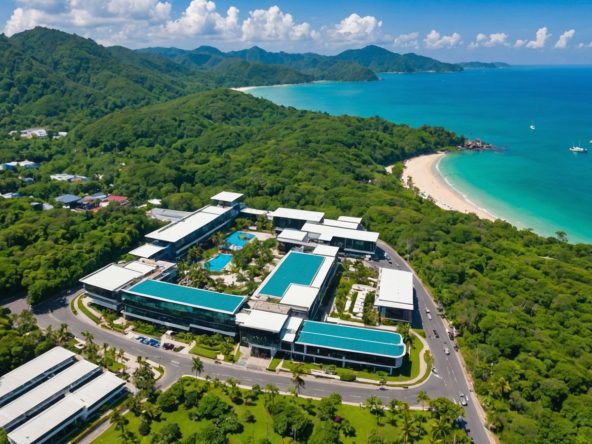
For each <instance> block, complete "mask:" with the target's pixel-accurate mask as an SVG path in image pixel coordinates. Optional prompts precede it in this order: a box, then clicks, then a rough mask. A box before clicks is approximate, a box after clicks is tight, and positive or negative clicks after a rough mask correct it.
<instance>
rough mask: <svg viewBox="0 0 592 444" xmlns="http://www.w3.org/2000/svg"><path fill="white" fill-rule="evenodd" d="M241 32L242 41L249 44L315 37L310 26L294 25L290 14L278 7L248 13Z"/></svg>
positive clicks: (304, 24) (306, 24) (303, 24)
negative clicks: (249, 42)
mask: <svg viewBox="0 0 592 444" xmlns="http://www.w3.org/2000/svg"><path fill="white" fill-rule="evenodd" d="M241 30H242V36H241V38H242V40H244V41H251V42H253V41H275V40H305V39H310V38H315V37H316V36H317V32H316V31H314V30H313V29H312V27H311V26H310V24H308V23H306V22H303V23H296V22H295V21H294V18H293V17H292V14H287V13H285V12H283V11H282V10H281V9H280V8H279V7H278V6H272V7H270V8H269V9H255V10H254V11H250V12H249V17H248V18H247V19H246V20H245V21H244V22H243V24H242V27H241Z"/></svg>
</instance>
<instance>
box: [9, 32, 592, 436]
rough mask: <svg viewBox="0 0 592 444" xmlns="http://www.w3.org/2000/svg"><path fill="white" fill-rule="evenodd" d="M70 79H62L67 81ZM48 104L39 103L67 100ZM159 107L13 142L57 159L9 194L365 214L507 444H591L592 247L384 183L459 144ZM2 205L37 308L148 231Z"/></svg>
mask: <svg viewBox="0 0 592 444" xmlns="http://www.w3.org/2000/svg"><path fill="white" fill-rule="evenodd" d="M4 43H6V39H2V40H0V44H4ZM10 45H13V44H12V43H9V46H10ZM10 47H11V48H12V49H11V50H15V49H14V47H13V46H10ZM110 51H117V50H113V49H112V50H110ZM27 54H28V53H27ZM114 57H115V56H114ZM151 57H155V56H153V55H152V56H151ZM85 58H86V56H85V57H80V58H77V59H76V60H83V59H85ZM27 60H28V62H27V63H30V67H31V69H37V67H38V69H39V70H41V71H39V73H40V74H39V76H41V77H38V76H37V75H35V76H34V77H33V79H32V80H31V83H30V85H31V88H26V87H23V86H22V85H25V84H21V87H20V89H18V88H17V89H18V90H19V91H23V94H25V95H26V94H29V93H30V91H29V90H31V91H35V88H36V86H35V85H37V83H35V82H43V81H44V80H43V79H44V78H43V77H42V75H43V73H44V72H45V71H43V69H46V68H44V67H45V66H46V65H44V64H43V63H47V62H43V63H42V62H41V61H37V60H36V59H35V60H33V59H32V58H30V59H27ZM142 60H144V59H143V58H142ZM142 63H147V62H142ZM159 63H161V62H159ZM162 63H164V62H162ZM97 65H98V64H97ZM0 69H3V68H0ZM105 69H107V68H105ZM61 71H63V72H64V73H63V74H61V75H62V76H63V78H65V77H66V76H67V73H68V72H69V71H68V70H67V69H61ZM75 71H77V72H85V71H84V70H82V69H77V70H75ZM36 72H37V71H36ZM115 74H116V73H113V75H115ZM68 75H69V74H68ZM209 75H213V74H211V72H210V73H209ZM87 77H88V79H87V80H84V79H85V76H77V75H71V76H70V77H68V78H67V79H66V80H67V81H68V82H74V83H75V84H76V85H80V88H91V89H89V90H88V91H89V100H90V102H88V103H90V105H88V110H87V111H86V112H88V113H95V112H96V113H97V115H100V114H101V113H104V112H105V109H104V108H102V103H103V102H101V99H100V98H101V97H102V96H101V95H100V94H99V93H96V96H95V92H93V91H94V89H93V88H92V85H93V80H90V79H93V78H94V74H93V75H91V76H87ZM132 77H133V76H132ZM49 79H50V80H51V78H49ZM9 83H10V82H9ZM214 83H216V82H214ZM55 85H58V82H57V81H56V82H55ZM88 85H90V86H88ZM155 85H158V84H155ZM162 87H163V88H164V86H162ZM56 88H57V86H56ZM55 94H58V93H57V92H56V93H55ZM167 94H168V93H167ZM172 94H173V95H174V94H176V93H172ZM165 95H166V94H165ZM36 97H37V96H36ZM44 97H45V96H44V95H43V92H40V93H38V99H37V100H41V101H42V100H48V101H49V103H52V102H53V101H55V96H51V97H50V98H47V99H44ZM94 97H96V99H97V102H96V105H94V104H93V103H92V100H91V99H92V98H94ZM147 100H150V101H151V100H152V99H151V98H148V99H147ZM155 101H156V102H159V103H156V104H153V105H150V106H146V107H142V108H137V109H124V110H122V111H117V112H114V113H110V114H108V115H106V116H105V117H102V118H100V119H97V120H95V121H93V122H88V120H87V121H86V122H85V123H83V124H80V125H78V126H77V127H76V128H74V129H73V130H72V131H71V133H70V134H69V135H68V137H67V138H66V139H63V140H56V141H42V142H41V141H11V142H6V143H5V144H3V146H2V147H1V149H0V154H1V155H2V157H4V158H5V159H1V160H13V159H9V158H10V157H15V156H17V155H18V156H20V155H22V153H32V154H35V155H36V156H39V157H44V159H45V160H44V164H43V165H42V167H41V169H40V170H39V171H38V172H35V173H33V174H34V175H35V178H36V182H35V183H33V184H30V185H25V184H23V183H22V182H20V181H19V180H18V177H17V176H16V173H15V174H14V175H12V173H10V174H9V175H8V176H6V177H8V178H9V179H7V180H5V181H3V182H0V186H1V187H12V188H15V189H18V190H20V191H21V192H22V193H23V194H24V195H32V196H35V197H37V196H41V195H49V194H51V193H50V190H51V188H50V187H52V186H55V185H53V184H50V182H49V181H48V174H49V173H50V172H61V171H63V170H64V169H65V168H68V169H69V170H70V171H72V172H75V173H76V174H84V175H87V176H89V177H93V178H95V177H96V178H97V179H94V180H93V181H92V182H90V183H89V184H86V185H85V187H87V188H85V191H86V192H91V191H98V190H99V189H101V190H103V191H110V192H113V193H118V194H125V195H128V196H130V197H131V198H132V200H133V201H134V202H135V203H140V202H143V201H144V200H145V199H147V198H154V197H161V198H163V200H164V204H165V205H167V206H169V207H171V208H178V209H192V208H196V207H197V206H199V205H201V204H203V203H205V202H206V201H207V199H208V198H209V197H210V196H211V195H212V194H213V193H214V192H217V191H220V190H222V189H228V190H234V191H239V192H243V193H245V194H246V197H247V203H248V204H249V205H252V206H254V207H257V208H269V209H273V208H275V207H277V206H280V205H284V206H294V207H299V208H309V209H315V210H322V211H325V212H326V213H327V215H328V216H329V217H335V216H337V215H340V214H344V213H345V214H351V215H358V216H364V220H365V224H366V225H367V226H368V227H369V228H370V229H373V230H376V231H380V233H381V237H382V239H384V240H386V241H388V242H389V243H391V244H392V245H393V246H394V247H395V248H397V250H398V251H399V252H401V254H402V255H404V256H405V257H407V258H408V259H409V260H410V261H411V263H412V264H413V266H414V267H415V269H416V270H417V271H418V273H419V274H420V275H421V277H422V278H423V280H424V281H425V282H426V284H428V285H429V286H430V287H431V288H432V289H433V290H434V294H435V295H436V297H437V298H438V299H439V300H440V301H441V302H442V304H443V305H444V307H445V309H446V315H447V316H448V317H449V318H450V319H451V320H452V321H453V322H454V324H455V325H456V326H457V328H458V329H459V331H460V333H461V338H460V340H459V342H460V343H461V347H462V351H463V354H464V356H465V357H466V359H467V362H468V365H469V368H470V370H471V372H472V374H473V377H474V379H475V384H476V388H477V391H478V393H479V395H480V396H481V399H482V401H483V403H484V405H485V406H486V408H487V409H488V416H489V420H490V423H491V426H492V428H493V429H494V430H495V432H496V433H498V434H499V436H500V438H501V441H502V442H508V443H531V442H533V443H588V442H592V422H591V418H592V394H591V393H592V392H591V389H592V372H591V369H592V246H590V245H582V244H580V245H571V244H568V243H566V242H564V241H562V240H559V239H555V238H543V237H540V236H538V235H536V234H534V233H532V232H530V231H527V230H518V229H516V228H514V227H512V226H511V225H509V224H507V223H505V222H502V221H497V222H495V223H494V222H489V221H483V220H480V219H478V218H477V217H476V216H472V215H465V214H461V213H457V212H449V211H444V210H442V209H440V208H438V207H437V206H436V205H434V204H433V203H431V202H429V201H427V200H424V199H421V198H420V197H418V196H417V194H416V193H414V192H412V191H410V190H407V189H405V188H403V187H402V185H401V184H400V180H399V176H400V173H401V168H402V167H401V164H400V163H398V164H397V166H396V167H395V171H394V174H393V175H387V174H386V173H385V171H384V165H386V164H390V163H394V162H398V161H401V160H403V159H406V158H409V157H412V156H415V155H417V154H420V153H424V152H432V151H434V150H438V149H446V148H447V147H449V146H456V145H458V144H459V143H460V142H461V138H460V137H459V136H456V135H454V134H452V133H450V132H448V131H446V130H444V129H442V128H428V127H423V128H418V129H413V128H409V127H407V126H405V125H395V124H392V123H389V122H386V121H385V120H382V119H378V118H373V119H361V118H354V117H331V116H329V115H326V114H322V113H313V112H305V111H298V110H295V109H291V108H283V107H279V106H276V105H273V104H272V103H270V102H267V101H264V100H260V99H255V98H253V97H251V96H248V95H245V94H242V93H238V92H233V91H229V90H224V89H218V90H213V91H207V92H203V93H199V94H195V95H190V96H187V97H181V98H177V99H175V100H172V101H168V102H165V101H163V98H162V97H159V98H157V99H155ZM27 103H33V102H27ZM68 103H69V105H68ZM64 106H65V108H64V110H63V113H64V114H63V115H64V116H67V117H68V118H71V116H72V115H73V116H78V115H79V113H81V112H82V111H81V110H80V107H79V106H78V105H77V104H74V102H66V105H64ZM68 106H71V108H68ZM49 108H51V107H49ZM16 109H17V110H20V111H19V112H21V111H22V110H23V109H25V108H19V107H17V108H16ZM97 110H100V111H97ZM4 173H6V172H4ZM4 173H3V174H4ZM111 185H112V186H111ZM68 187H70V186H69V185H68ZM72 187H76V186H75V185H72ZM92 188H94V189H92ZM68 190H69V191H75V192H76V191H77V189H76V188H71V189H68ZM1 191H3V190H1ZM41 197H42V196H41ZM0 204H1V205H2V207H0V270H3V271H2V272H0V276H1V277H0V281H1V282H2V287H0V292H1V293H2V294H7V291H8V290H15V291H16V290H18V289H20V288H27V289H28V291H29V293H30V294H31V295H32V297H33V298H34V300H37V299H39V298H41V297H44V296H46V295H48V294H50V293H51V290H54V289H56V288H59V287H61V286H64V285H68V284H69V283H71V282H73V281H75V280H76V279H77V278H79V277H80V275H81V274H83V273H85V272H86V271H88V270H90V269H91V268H93V267H94V268H96V267H97V266H99V265H101V264H104V263H106V262H108V261H110V260H113V259H114V258H116V257H117V256H118V255H119V254H121V253H123V252H124V251H126V250H127V249H129V247H130V246H131V245H132V244H134V242H137V241H139V240H140V239H141V236H142V233H145V232H146V231H148V230H149V229H150V228H151V227H150V226H149V225H148V222H147V221H146V219H145V218H144V217H143V216H142V215H140V214H139V213H137V212H136V211H134V210H126V209H119V208H118V209H109V210H107V211H101V212H99V213H98V214H97V215H90V214H75V213H72V212H67V211H64V210H55V211H53V212H44V213H34V212H32V211H31V210H29V208H28V205H29V204H28V200H26V199H23V200H16V201H11V202H9V203H3V201H0Z"/></svg>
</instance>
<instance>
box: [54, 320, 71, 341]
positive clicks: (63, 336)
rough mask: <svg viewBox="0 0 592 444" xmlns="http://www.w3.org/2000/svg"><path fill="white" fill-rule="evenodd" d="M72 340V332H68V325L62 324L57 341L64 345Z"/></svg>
mask: <svg viewBox="0 0 592 444" xmlns="http://www.w3.org/2000/svg"><path fill="white" fill-rule="evenodd" d="M69 338H70V332H69V331H68V324H66V323H65V322H62V323H61V324H60V328H59V329H58V332H57V335H56V339H57V341H58V344H59V345H64V344H65V343H66V341H67V340H68V339H69Z"/></svg>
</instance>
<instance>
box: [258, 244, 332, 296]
mask: <svg viewBox="0 0 592 444" xmlns="http://www.w3.org/2000/svg"><path fill="white" fill-rule="evenodd" d="M324 259H325V258H324V257H323V256H319V255H316V254H307V253H298V252H295V251H291V252H290V253H288V254H287V255H286V256H285V257H284V260H283V261H282V262H281V264H280V265H279V266H277V267H276V268H275V270H273V272H272V274H271V275H270V277H269V279H268V281H267V282H266V284H265V285H264V286H263V288H262V289H261V291H260V292H259V294H263V295H267V296H275V297H278V298H281V297H282V296H283V295H284V293H285V292H286V290H287V289H288V287H289V286H290V284H300V285H310V284H311V283H312V281H313V280H314V278H315V276H316V274H317V272H318V271H319V268H320V267H321V264H322V263H323V261H324Z"/></svg>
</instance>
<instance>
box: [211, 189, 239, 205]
mask: <svg viewBox="0 0 592 444" xmlns="http://www.w3.org/2000/svg"><path fill="white" fill-rule="evenodd" d="M241 197H243V194H241V193H231V192H230V191H222V192H221V193H218V194H216V195H215V196H212V200H219V201H220V202H231V203H232V202H234V201H236V200H238V199H240V198H241Z"/></svg>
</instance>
